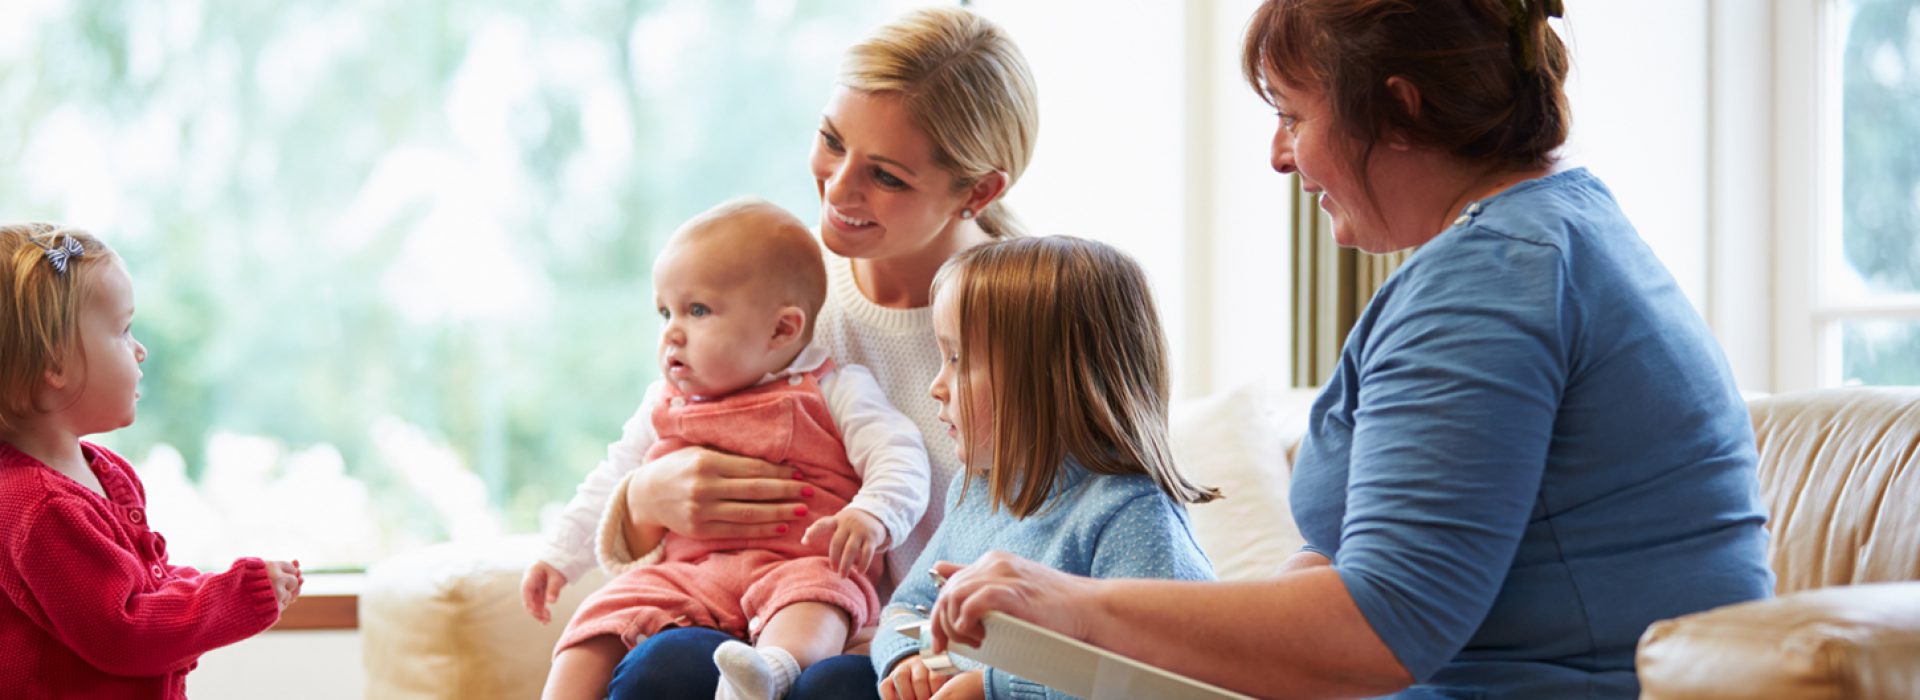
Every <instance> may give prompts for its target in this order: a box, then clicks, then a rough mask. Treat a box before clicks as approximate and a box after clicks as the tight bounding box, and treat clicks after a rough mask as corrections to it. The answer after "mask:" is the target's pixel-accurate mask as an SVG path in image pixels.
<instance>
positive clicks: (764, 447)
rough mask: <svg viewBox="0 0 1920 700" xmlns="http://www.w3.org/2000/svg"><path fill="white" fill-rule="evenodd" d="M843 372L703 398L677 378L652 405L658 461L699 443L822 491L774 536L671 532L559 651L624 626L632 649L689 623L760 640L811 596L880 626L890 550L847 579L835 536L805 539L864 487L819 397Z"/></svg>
mask: <svg viewBox="0 0 1920 700" xmlns="http://www.w3.org/2000/svg"><path fill="white" fill-rule="evenodd" d="M833 368H834V365H833V361H832V360H828V361H827V362H826V363H824V364H822V365H821V366H820V368H819V369H816V370H814V371H812V372H808V373H805V374H795V375H792V376H791V377H789V378H788V379H786V380H776V381H771V382H767V383H765V384H762V385H759V386H756V387H753V388H750V389H745V390H742V391H739V392H735V393H733V394H729V395H727V396H724V397H721V398H718V399H710V400H695V399H694V398H693V397H691V396H687V395H685V394H682V393H681V392H680V391H679V390H678V389H676V388H674V387H673V385H672V384H671V383H666V384H665V385H664V386H663V389H664V391H663V392H662V395H661V398H662V400H661V402H660V405H659V406H658V407H657V408H655V409H654V412H653V427H654V430H655V431H656V432H657V433H658V434H659V436H660V440H659V442H657V443H655V444H654V445H653V447H652V448H650V449H648V450H647V460H649V461H651V460H653V459H656V458H658V457H660V456H662V455H665V454H668V453H670V452H673V451H675V450H678V449H680V448H682V447H686V446H689V445H699V446H704V447H707V448H710V449H714V450H718V451H721V452H726V453H729V454H736V455H741V456H745V457H753V458H756V459H760V460H764V461H767V462H771V463H774V464H780V465H784V466H789V467H793V469H794V470H795V471H797V472H799V476H798V478H799V479H801V480H804V481H805V482H806V483H807V484H808V485H810V486H812V487H813V488H814V493H813V496H812V497H810V498H808V499H806V503H805V505H806V509H807V513H806V515H805V516H804V517H802V518H800V519H799V520H796V521H793V522H790V523H788V524H787V526H788V527H787V532H786V534H783V535H779V536H775V537H765V538H734V539H712V540H699V539H693V538H690V537H682V536H680V535H676V534H672V533H669V534H668V535H667V536H666V539H665V541H664V542H663V543H662V544H661V547H662V550H661V556H660V561H659V562H658V563H655V564H653V565H651V566H642V567H638V568H635V569H633V570H630V571H627V572H626V573H623V574H621V575H620V576H619V577H617V578H615V579H614V580H613V581H611V582H608V583H607V585H606V586H605V587H603V588H601V589H600V590H598V591H595V592H594V593H593V594H592V595H589V596H588V597H587V599H586V601H585V602H583V603H582V604H581V606H580V609H579V611H578V612H575V613H574V616H573V621H572V622H570V623H568V626H567V631H566V633H565V634H564V635H562V636H561V638H560V643H559V644H558V645H557V646H556V647H555V650H554V652H555V653H556V654H558V653H559V652H560V651H561V650H564V649H566V648H567V647H570V646H573V645H575V644H578V643H580V642H583V641H586V640H588V639H591V638H594V637H597V636H600V635H604V634H617V635H619V636H620V639H621V640H622V641H623V642H625V643H626V644H627V646H628V647H632V646H634V645H635V644H638V643H639V642H640V641H641V640H644V639H646V638H647V637H649V636H652V635H653V634H655V633H658V632H659V631H660V630H663V629H667V628H669V627H681V626H686V627H710V628H713V629H717V630H720V631H722V632H726V633H727V634H730V635H733V636H735V637H740V638H744V639H749V640H751V639H753V638H756V637H758V636H759V632H760V627H761V625H762V624H763V623H764V622H765V620H766V619H767V618H769V617H772V616H773V614H774V613H775V612H778V611H779V610H780V609H781V608H784V607H786V606H788V605H791V604H794V603H804V602H821V603H827V604H830V605H833V606H836V607H839V608H840V609H842V610H845V611H846V612H847V615H848V617H849V618H851V620H852V623H853V628H854V629H859V628H862V627H865V626H867V625H870V624H873V622H874V620H875V616H876V615H877V614H878V612H879V607H880V601H879V598H878V597H877V596H876V595H875V593H874V590H873V583H872V578H871V577H873V576H877V575H880V573H881V572H880V566H881V564H880V562H881V561H882V560H883V558H881V557H876V558H875V564H874V569H873V570H870V571H867V572H864V573H854V574H847V575H843V574H838V573H834V571H833V568H832V566H831V565H829V564H828V561H827V558H826V556H825V555H826V553H827V547H826V543H825V542H821V543H819V544H818V546H814V547H808V546H805V545H802V544H801V543H800V536H801V534H803V533H805V532H806V531H807V527H808V526H810V525H812V524H813V523H814V521H816V520H819V519H820V518H823V517H826V516H829V515H833V514H834V513H838V512H840V509H841V508H844V507H846V505H847V502H848V501H849V500H851V499H852V498H853V496H854V494H855V492H857V491H859V489H860V477H859V475H858V474H857V473H855V472H854V469H853V464H852V463H851V462H849V461H848V460H847V450H846V445H845V444H844V443H843V442H842V441H841V437H840V430H839V429H838V428H837V427H835V426H834V422H833V417H832V415H830V414H829V413H828V412H827V401H826V397H825V396H823V395H821V393H820V377H823V376H825V375H827V374H828V373H830V372H832V371H833Z"/></svg>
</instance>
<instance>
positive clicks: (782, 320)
mask: <svg viewBox="0 0 1920 700" xmlns="http://www.w3.org/2000/svg"><path fill="white" fill-rule="evenodd" d="M806 335H807V311H806V310H805V309H802V308H800V307H798V306H782V307H780V315H779V316H778V317H777V318H776V319H775V320H774V324H773V337H772V338H769V339H768V343H767V346H768V347H776V348H777V347H780V346H782V345H786V344H787V343H789V342H791V341H795V340H799V339H801V338H804V337H806Z"/></svg>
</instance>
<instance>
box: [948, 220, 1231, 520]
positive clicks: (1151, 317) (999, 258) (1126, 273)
mask: <svg viewBox="0 0 1920 700" xmlns="http://www.w3.org/2000/svg"><path fill="white" fill-rule="evenodd" d="M933 290H934V294H935V295H936V296H937V295H939V294H942V293H951V294H953V295H955V296H954V297H953V299H954V306H955V308H956V309H957V311H958V317H959V322H960V333H961V336H962V337H960V338H957V339H955V340H956V341H957V342H958V343H959V344H960V348H961V349H960V353H959V354H960V367H959V371H960V372H961V374H962V375H963V376H964V375H966V374H968V373H971V372H988V373H989V376H991V377H992V380H991V382H990V384H991V386H992V387H993V388H992V393H993V397H992V403H993V417H994V420H993V433H992V434H993V447H992V457H993V463H992V464H993V466H992V468H991V469H989V470H988V472H987V474H986V475H985V477H984V478H986V480H987V484H988V494H989V495H988V497H989V499H991V500H992V502H993V503H992V507H993V509H994V510H998V509H999V508H1000V507H1001V506H1006V508H1007V510H1008V511H1009V512H1011V513H1013V514H1014V516H1016V517H1021V518H1024V517H1027V516H1029V515H1033V514H1034V513H1038V512H1040V511H1041V510H1043V509H1045V508H1046V507H1047V505H1048V504H1047V499H1048V498H1049V497H1050V496H1052V495H1053V491H1054V487H1055V485H1056V484H1058V483H1059V479H1060V472H1061V465H1062V464H1063V463H1065V461H1066V460H1067V459H1068V458H1071V459H1072V460H1073V461H1075V462H1077V463H1079V464H1080V466H1082V467H1084V468H1086V470H1087V471H1090V472H1093V473H1095V474H1113V475H1121V474H1141V475H1145V476H1147V477H1150V478H1152V479H1153V481H1154V483H1155V484H1158V485H1159V486H1160V490H1162V491H1165V492H1166V493H1167V495H1168V496H1171V497H1173V499H1174V500H1176V501H1178V502H1181V503H1205V502H1207V501H1211V500H1213V499H1216V498H1219V497H1220V492H1219V490H1217V489H1213V488H1208V487H1205V486H1200V485H1198V484H1195V483H1193V482H1192V481H1189V480H1188V479H1187V478H1186V476H1185V475H1183V474H1181V473H1180V470H1179V469H1178V468H1177V467H1176V466H1175V465H1174V461H1173V447H1172V443H1171V442H1170V441H1169V439H1168V428H1167V407H1168V393H1169V392H1168V385H1169V381H1168V377H1169V372H1168V369H1167V339H1166V335H1165V334H1164V333H1162V332H1161V330H1160V316H1159V313H1158V312H1156V311H1155V310H1154V305H1153V295H1152V293H1151V292H1150V291H1149V290H1148V287H1147V276H1146V273H1144V272H1142V271H1141V270H1140V266H1139V264H1137V263H1135V262H1134V261H1133V258H1130V257H1128V256H1127V254H1126V253H1122V252H1120V251H1119V250H1118V249H1116V248H1114V247H1113V246H1110V245H1107V244H1105V243H1100V242H1097V241H1089V240H1085V239H1080V238H1074V237H1071V236H1041V237H1035V238H1011V239H1004V240H1000V241H994V242H991V243H984V244H981V245H977V246H974V247H972V248H969V249H967V250H965V251H962V252H960V253H959V254H957V255H955V256H954V257H953V258H952V259H950V260H948V261H947V263H946V264H945V265H944V266H942V267H941V268H940V272H939V274H937V275H936V276H935V277H934V281H933ZM967 387H968V385H967V383H965V382H962V383H961V384H960V394H961V395H960V396H959V397H957V398H958V404H959V407H960V408H959V410H961V411H966V410H968V407H970V406H972V405H973V398H972V397H971V396H970V395H969V392H970V390H969V389H968V388H967ZM963 422H965V423H968V424H972V421H971V420H970V419H968V420H963ZM965 474H966V477H965V478H966V479H967V480H968V481H969V482H971V480H972V479H974V478H975V475H974V473H973V472H972V471H971V470H969V471H967V472H965Z"/></svg>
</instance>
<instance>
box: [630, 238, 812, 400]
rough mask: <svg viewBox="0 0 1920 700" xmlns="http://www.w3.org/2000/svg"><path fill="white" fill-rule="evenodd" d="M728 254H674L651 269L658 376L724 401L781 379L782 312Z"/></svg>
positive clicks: (678, 248) (709, 248) (707, 249)
mask: <svg viewBox="0 0 1920 700" xmlns="http://www.w3.org/2000/svg"><path fill="white" fill-rule="evenodd" d="M722 248H723V246H718V245H711V244H701V243H691V244H684V245H683V244H676V245H673V246H670V247H669V248H668V249H667V251H666V252H665V253H662V254H661V256H660V259H659V260H657V261H655V262H654V265H653V299H654V304H655V306H656V307H657V308H658V310H659V313H660V319H661V321H662V322H663V323H664V325H663V326H661V329H660V358H659V359H660V376H661V377H663V378H665V379H666V380H667V381H670V382H673V383H674V386H676V387H679V389H680V390H681V391H683V392H686V393H688V394H692V395H694V396H723V395H726V394H729V393H732V392H735V391H739V390H741V389H745V388H747V387H751V386H753V385H754V383H755V382H758V381H760V378H761V377H762V376H765V375H766V374H767V373H769V372H777V371H779V370H781V369H782V368H783V367H781V366H780V363H781V362H782V361H783V360H784V359H785V358H784V356H783V355H782V354H781V353H779V352H777V350H778V349H779V345H780V343H778V342H777V339H776V337H775V331H776V330H777V328H778V325H779V308H780V307H779V306H778V305H777V304H775V303H771V302H769V301H768V299H769V295H766V294H761V293H759V292H760V290H759V289H758V288H757V287H756V286H755V280H754V276H753V275H752V274H751V273H750V272H749V271H747V270H744V269H740V268H741V267H742V266H740V265H729V264H727V262H726V259H727V258H728V257H729V256H728V254H727V251H725V250H723V249H722Z"/></svg>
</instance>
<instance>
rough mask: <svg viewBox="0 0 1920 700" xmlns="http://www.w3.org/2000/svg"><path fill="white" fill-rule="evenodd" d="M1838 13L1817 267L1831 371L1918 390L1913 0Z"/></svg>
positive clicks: (1857, 380)
mask: <svg viewBox="0 0 1920 700" xmlns="http://www.w3.org/2000/svg"><path fill="white" fill-rule="evenodd" d="M1841 12H1842V16H1843V18H1844V19H1843V20H1842V23H1843V26H1845V27H1846V39H1845V43H1844V44H1843V45H1842V46H1841V48H1840V54H1839V56H1840V66H1841V68H1840V85H1841V90H1842V98H1841V103H1840V112H1841V113H1840V124H1841V141H1842V147H1841V150H1840V167H1841V177H1840V193H1839V194H1840V206H1839V214H1840V221H1839V227H1838V231H1837V234H1838V235H1834V232H1829V231H1823V232H1822V237H1821V244H1822V248H1823V250H1822V251H1821V252H1822V256H1821V261H1822V267H1821V269H1820V291H1821V293H1822V296H1823V302H1824V303H1823V310H1824V311H1825V312H1826V315H1827V316H1828V318H1829V319H1830V320H1829V321H1828V323H1829V324H1830V325H1829V328H1828V330H1827V334H1828V336H1829V338H1832V337H1833V336H1837V337H1838V340H1837V342H1838V344H1839V351H1838V353H1837V356H1836V357H1835V358H1834V360H1835V362H1834V363H1833V364H1837V369H1838V376H1837V379H1838V383H1842V384H1920V0H1846V2H1844V3H1842V10H1841ZM1828 342H1829V343H1832V342H1835V341H1834V340H1829V341H1828ZM1835 378H1836V377H1834V376H1832V375H1829V376H1828V377H1824V378H1823V379H1826V380H1827V382H1826V383H1834V382H1833V380H1834V379H1835Z"/></svg>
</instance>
